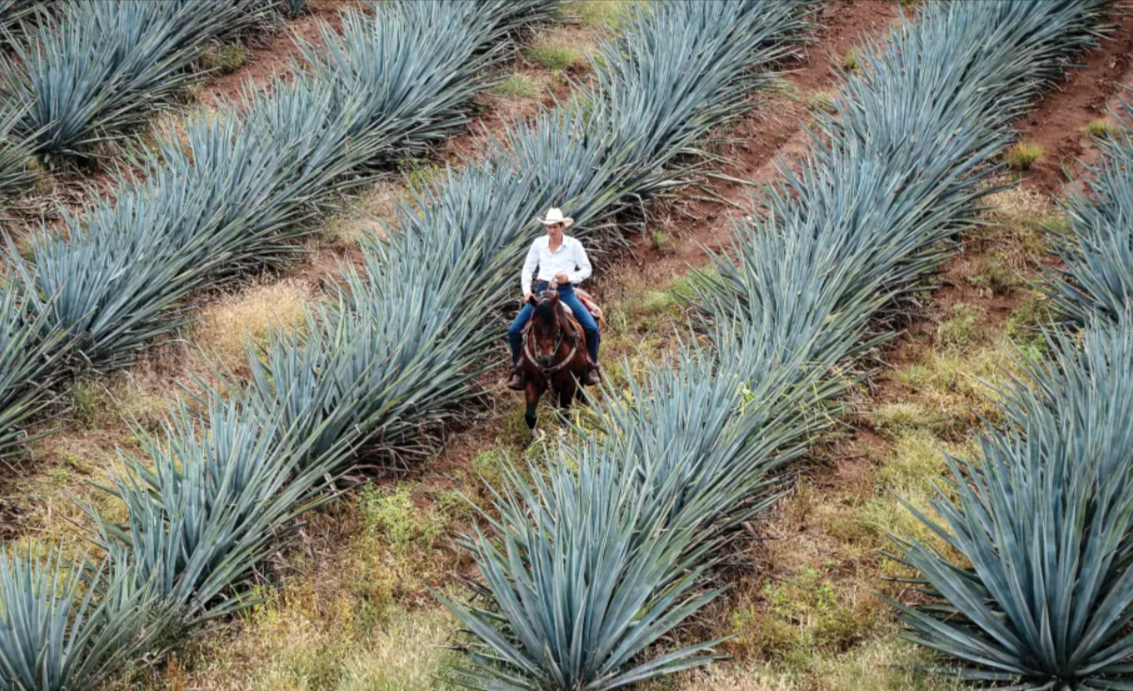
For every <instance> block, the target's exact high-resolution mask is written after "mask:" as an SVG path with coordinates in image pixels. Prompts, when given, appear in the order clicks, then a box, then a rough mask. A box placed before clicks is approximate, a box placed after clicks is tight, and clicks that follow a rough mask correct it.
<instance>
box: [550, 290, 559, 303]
mask: <svg viewBox="0 0 1133 691" xmlns="http://www.w3.org/2000/svg"><path fill="white" fill-rule="evenodd" d="M551 304H552V305H557V304H559V291H557V290H556V291H554V292H553V294H552V295H551Z"/></svg>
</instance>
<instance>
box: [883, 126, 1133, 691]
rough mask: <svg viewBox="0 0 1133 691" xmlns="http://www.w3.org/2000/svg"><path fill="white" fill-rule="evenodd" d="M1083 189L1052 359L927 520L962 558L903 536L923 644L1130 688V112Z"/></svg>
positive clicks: (1011, 667)
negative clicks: (918, 599) (925, 598)
mask: <svg viewBox="0 0 1133 691" xmlns="http://www.w3.org/2000/svg"><path fill="white" fill-rule="evenodd" d="M1123 113H1124V116H1125V117H1124V118H1123V127H1122V131H1121V133H1120V134H1119V135H1118V136H1116V137H1115V139H1113V140H1112V141H1109V142H1106V143H1104V144H1103V145H1102V146H1103V160H1102V163H1101V165H1100V166H1098V167H1096V168H1093V169H1091V170H1090V171H1088V173H1087V178H1086V181H1085V182H1084V183H1083V186H1082V187H1075V188H1074V189H1073V190H1072V192H1071V193H1070V195H1069V197H1068V199H1067V200H1066V202H1064V210H1065V211H1066V213H1067V215H1068V218H1069V221H1070V228H1069V231H1068V232H1063V231H1061V230H1059V231H1055V230H1051V231H1050V234H1049V237H1050V239H1051V241H1052V243H1053V246H1054V248H1055V254H1056V255H1057V257H1058V259H1059V260H1060V267H1061V268H1059V269H1057V270H1052V271H1050V272H1048V273H1047V275H1046V277H1045V278H1046V280H1045V281H1044V282H1043V283H1042V287H1043V288H1044V290H1045V291H1046V293H1047V295H1048V296H1049V298H1050V299H1051V301H1052V303H1053V304H1054V305H1055V306H1056V313H1057V314H1058V315H1059V316H1060V322H1061V323H1060V324H1059V325H1057V326H1056V327H1052V328H1051V329H1049V330H1048V331H1047V333H1046V334H1045V336H1046V339H1047V345H1048V346H1049V348H1050V350H1051V352H1052V357H1051V358H1050V359H1049V360H1047V361H1043V362H1037V363H1036V362H1033V361H1030V360H1027V359H1026V358H1024V357H1022V356H1020V357H1019V361H1020V362H1021V363H1022V364H1023V374H1022V375H1021V376H1020V377H1019V378H1018V379H1017V380H1015V381H1012V382H1011V383H1010V384H1009V385H1008V386H1007V387H1005V391H1004V394H1005V396H1004V400H1003V402H1002V404H1001V406H1000V410H1001V412H1002V414H1003V420H1004V422H1003V423H1002V424H1000V425H998V426H996V427H991V428H988V429H987V430H985V431H984V432H983V433H982V434H981V435H980V437H979V454H978V457H977V459H975V460H973V459H961V458H949V459H948V461H949V464H950V466H951V471H952V477H951V478H949V479H947V480H946V481H945V482H944V483H943V485H942V487H941V494H940V497H939V499H938V500H937V501H936V502H935V509H936V511H937V513H938V516H939V517H938V518H935V519H930V518H928V517H924V516H922V517H921V518H922V520H924V521H925V522H926V524H927V525H929V526H931V527H932V528H933V529H934V531H936V532H937V534H938V535H939V536H940V538H941V539H942V540H943V541H944V542H945V543H946V544H947V545H948V547H949V551H947V552H944V551H941V550H939V549H933V548H932V547H931V546H929V545H925V544H918V543H916V542H913V541H903V542H901V543H899V547H900V557H899V558H900V559H902V560H903V561H904V562H905V563H906V564H908V565H909V566H911V567H912V568H914V569H916V570H917V571H918V572H919V574H920V578H919V579H918V580H917V581H916V582H917V583H918V584H919V586H920V587H921V588H922V589H923V590H924V591H926V592H927V593H929V595H931V600H930V604H929V605H927V606H925V607H921V608H908V607H905V608H902V615H903V618H904V619H905V620H906V621H907V622H908V624H909V626H910V627H911V630H912V637H913V639H914V640H916V641H918V642H920V643H922V644H923V645H926V646H929V647H931V648H934V649H936V650H939V651H941V652H942V653H944V654H946V655H948V656H949V657H950V658H951V659H952V660H953V661H955V662H956V663H958V664H959V665H961V666H962V668H963V670H964V673H965V675H966V676H967V677H969V678H972V679H982V680H989V681H995V682H1001V683H1014V684H1015V685H1016V686H1015V688H1036V689H1038V688H1043V689H1068V690H1073V691H1078V690H1080V689H1081V690H1084V689H1129V688H1133V632H1131V631H1130V627H1129V624H1130V622H1131V621H1133V569H1131V568H1130V567H1131V565H1133V562H1131V555H1133V543H1131V542H1130V538H1129V536H1130V535H1131V534H1133V475H1131V472H1133V429H1131V425H1130V420H1131V419H1133V312H1131V310H1133V252H1131V250H1133V226H1131V225H1130V220H1131V219H1133V127H1131V126H1130V125H1129V118H1130V117H1133V108H1130V106H1128V105H1125V106H1124V108H1123Z"/></svg>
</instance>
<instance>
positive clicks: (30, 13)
mask: <svg viewBox="0 0 1133 691" xmlns="http://www.w3.org/2000/svg"><path fill="white" fill-rule="evenodd" d="M50 1H51V0H0V47H7V46H8V45H9V44H11V43H13V42H14V41H15V40H16V39H17V38H18V37H19V36H20V35H21V34H22V33H23V32H22V25H23V24H24V22H27V21H29V20H32V19H33V18H34V16H35V14H36V12H37V10H40V9H42V8H43V6H45V5H47V4H48V3H49V2H50Z"/></svg>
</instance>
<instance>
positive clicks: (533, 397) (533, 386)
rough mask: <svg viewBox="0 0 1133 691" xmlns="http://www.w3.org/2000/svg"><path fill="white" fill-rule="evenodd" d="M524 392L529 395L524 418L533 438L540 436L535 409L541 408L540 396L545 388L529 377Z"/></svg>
mask: <svg viewBox="0 0 1133 691" xmlns="http://www.w3.org/2000/svg"><path fill="white" fill-rule="evenodd" d="M524 394H525V395H526V397H527V411H526V412H525V413H524V414H523V419H524V420H525V421H526V422H527V429H529V430H531V438H532V439H538V438H539V428H537V427H536V426H535V423H536V422H537V420H536V417H535V411H536V410H537V409H538V408H539V397H540V396H541V395H542V394H543V388H542V386H540V385H539V384H537V383H535V382H533V381H530V377H529V378H528V382H527V386H526V387H525V388H524Z"/></svg>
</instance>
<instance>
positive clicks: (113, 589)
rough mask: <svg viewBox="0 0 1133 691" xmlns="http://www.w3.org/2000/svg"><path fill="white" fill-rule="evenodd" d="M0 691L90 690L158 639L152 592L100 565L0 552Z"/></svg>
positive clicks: (159, 622)
mask: <svg viewBox="0 0 1133 691" xmlns="http://www.w3.org/2000/svg"><path fill="white" fill-rule="evenodd" d="M0 602H3V603H4V607H3V609H0V690H2V691H29V690H30V689H42V690H43V691H63V690H64V689H66V690H68V691H70V690H72V689H73V690H75V691H79V690H91V689H96V688H99V687H100V684H101V683H102V682H104V681H105V680H106V678H107V677H108V676H109V675H110V674H111V673H112V672H113V671H115V670H117V669H119V668H120V667H121V665H122V664H124V663H125V662H126V661H128V660H129V659H131V658H132V657H135V656H136V655H137V654H138V652H139V651H142V650H146V649H147V648H149V647H150V646H152V644H153V643H154V642H155V641H156V640H157V639H158V638H159V637H160V635H161V632H162V631H163V630H164V625H165V622H166V621H167V619H166V618H165V617H164V615H163V613H162V611H161V609H160V608H159V607H157V606H156V604H157V602H156V596H155V593H154V590H153V588H152V587H149V586H148V585H147V584H142V585H141V587H138V586H137V584H136V583H135V581H134V579H133V574H132V573H130V572H129V570H128V569H124V568H118V567H116V566H114V565H110V564H108V563H103V564H101V565H97V564H91V563H89V562H86V561H78V562H71V561H68V560H66V559H65V558H64V557H63V556H62V555H61V554H59V553H53V554H50V555H47V556H46V557H43V556H41V555H38V554H36V553H35V552H34V550H33V548H30V547H29V548H28V549H27V550H26V551H24V552H22V553H18V554H13V555H9V554H6V553H0Z"/></svg>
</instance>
